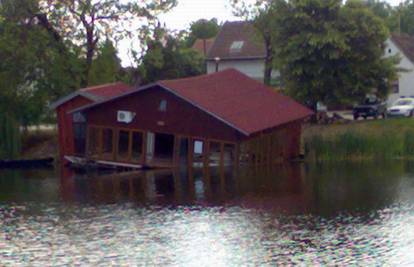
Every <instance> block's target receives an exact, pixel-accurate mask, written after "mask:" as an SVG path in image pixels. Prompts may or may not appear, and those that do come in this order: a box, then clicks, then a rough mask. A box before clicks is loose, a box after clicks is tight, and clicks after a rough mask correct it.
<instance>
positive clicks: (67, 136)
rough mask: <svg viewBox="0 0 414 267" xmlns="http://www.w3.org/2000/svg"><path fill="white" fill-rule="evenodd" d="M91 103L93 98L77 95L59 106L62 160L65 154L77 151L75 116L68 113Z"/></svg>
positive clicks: (60, 153) (58, 116)
mask: <svg viewBox="0 0 414 267" xmlns="http://www.w3.org/2000/svg"><path fill="white" fill-rule="evenodd" d="M91 103H92V101H91V100H89V99H87V98H85V97H83V96H76V97H75V98H73V99H71V100H69V101H67V102H65V103H64V104H62V105H60V106H59V107H57V109H56V112H57V122H58V133H59V136H58V137H59V156H60V160H61V161H62V160H63V156H65V155H73V154H74V151H75V144H74V139H73V117H72V114H68V112H69V111H71V110H73V109H76V108H79V107H82V106H84V105H87V104H91Z"/></svg>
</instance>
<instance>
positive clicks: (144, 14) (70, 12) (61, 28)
mask: <svg viewBox="0 0 414 267" xmlns="http://www.w3.org/2000/svg"><path fill="white" fill-rule="evenodd" d="M175 4H176V0H163V1H160V0H150V1H139V2H136V1H118V0H39V7H40V10H39V11H37V10H36V11H33V12H32V13H33V15H34V16H35V17H36V18H38V20H39V21H40V22H41V25H42V26H43V27H44V28H45V29H48V31H49V32H51V33H52V35H53V36H54V37H55V39H57V40H61V39H64V40H74V41H76V42H79V43H80V44H81V46H82V47H83V48H84V49H85V64H84V75H83V77H82V81H81V84H82V86H84V87H85V86H87V85H88V81H89V74H90V70H91V67H92V62H93V59H94V56H95V55H96V50H97V47H98V44H99V42H100V41H101V39H102V37H103V36H107V37H109V38H110V39H111V40H112V41H115V40H118V39H121V38H125V37H129V38H132V37H133V36H134V35H135V32H138V31H139V29H137V28H130V27H129V25H141V24H146V26H148V24H151V23H152V22H154V21H155V20H156V15H157V14H158V13H159V12H162V11H166V10H169V9H170V8H172V7H174V6H175ZM136 20H139V21H140V23H136V22H135V21H136Z"/></svg>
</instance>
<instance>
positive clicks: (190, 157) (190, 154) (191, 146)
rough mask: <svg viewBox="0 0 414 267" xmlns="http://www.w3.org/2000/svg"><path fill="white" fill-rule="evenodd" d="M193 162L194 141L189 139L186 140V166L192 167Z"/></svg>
mask: <svg viewBox="0 0 414 267" xmlns="http://www.w3.org/2000/svg"><path fill="white" fill-rule="evenodd" d="M193 160H194V139H193V138H191V137H189V138H188V166H189V167H191V168H192V167H193Z"/></svg>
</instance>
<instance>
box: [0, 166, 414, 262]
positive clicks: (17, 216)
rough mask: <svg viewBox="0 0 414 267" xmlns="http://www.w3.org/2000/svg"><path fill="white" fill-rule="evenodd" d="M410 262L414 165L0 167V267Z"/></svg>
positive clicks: (412, 252)
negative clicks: (123, 169) (135, 169)
mask: <svg viewBox="0 0 414 267" xmlns="http://www.w3.org/2000/svg"><path fill="white" fill-rule="evenodd" d="M67 265H70V266H73V265H81V266H109V265H115V266H143V265H145V266H148V265H150V266H152V265H157V266H171V265H173V266H274V265H283V266H286V265H312V266H319V265H359V266H379V265H381V266H382V265H385V266H414V163H410V162H401V161H395V162H382V163H352V164H351V163H347V164H343V163H342V164H340V163H337V164H323V165H317V164H297V165H289V166H275V167H272V168H270V167H260V168H258V169H243V168H241V169H239V170H233V169H224V170H220V169H209V170H202V169H194V170H191V171H187V170H176V171H173V172H172V171H168V170H164V171H155V172H143V173H128V174H122V175H115V174H108V173H106V174H105V173H100V174H97V173H90V174H75V173H73V172H71V171H70V170H68V169H59V170H36V171H33V170H27V171H1V170H0V266H67Z"/></svg>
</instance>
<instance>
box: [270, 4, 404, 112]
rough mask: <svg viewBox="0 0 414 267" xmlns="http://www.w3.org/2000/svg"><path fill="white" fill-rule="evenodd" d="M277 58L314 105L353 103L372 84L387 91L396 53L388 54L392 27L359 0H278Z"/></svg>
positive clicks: (298, 92) (293, 87)
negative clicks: (387, 42) (322, 103)
mask: <svg viewBox="0 0 414 267" xmlns="http://www.w3.org/2000/svg"><path fill="white" fill-rule="evenodd" d="M272 8H273V9H274V10H275V11H276V12H277V14H278V16H273V19H272V26H273V28H274V31H273V32H272V33H273V41H272V42H273V43H274V44H275V47H276V48H275V64H277V66H278V69H280V70H281V72H282V75H283V79H284V83H285V84H286V87H287V89H288V91H289V93H290V94H291V95H292V96H294V97H295V98H297V99H299V100H300V101H302V102H303V103H306V104H308V105H309V106H311V107H315V104H316V103H317V102H318V101H321V102H324V103H326V104H331V103H332V104H350V103H353V102H354V101H356V100H359V99H361V98H363V97H365V95H366V94H367V93H370V92H371V91H372V89H373V88H377V90H378V94H379V95H380V96H386V95H387V93H388V89H389V88H390V86H391V84H390V82H391V81H392V80H394V79H395V78H396V75H397V74H396V68H395V64H396V63H397V62H398V60H397V59H396V58H383V49H384V46H383V45H384V42H385V40H386V39H387V37H388V31H387V28H386V27H385V25H384V23H383V21H382V20H381V19H380V18H378V17H377V16H375V15H374V14H373V13H372V12H371V11H370V10H369V9H368V8H367V7H366V6H364V5H363V4H361V3H360V2H358V1H348V2H347V3H346V4H345V5H343V4H342V1H341V0H292V1H289V2H285V1H283V0H278V1H274V3H273V5H272Z"/></svg>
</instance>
